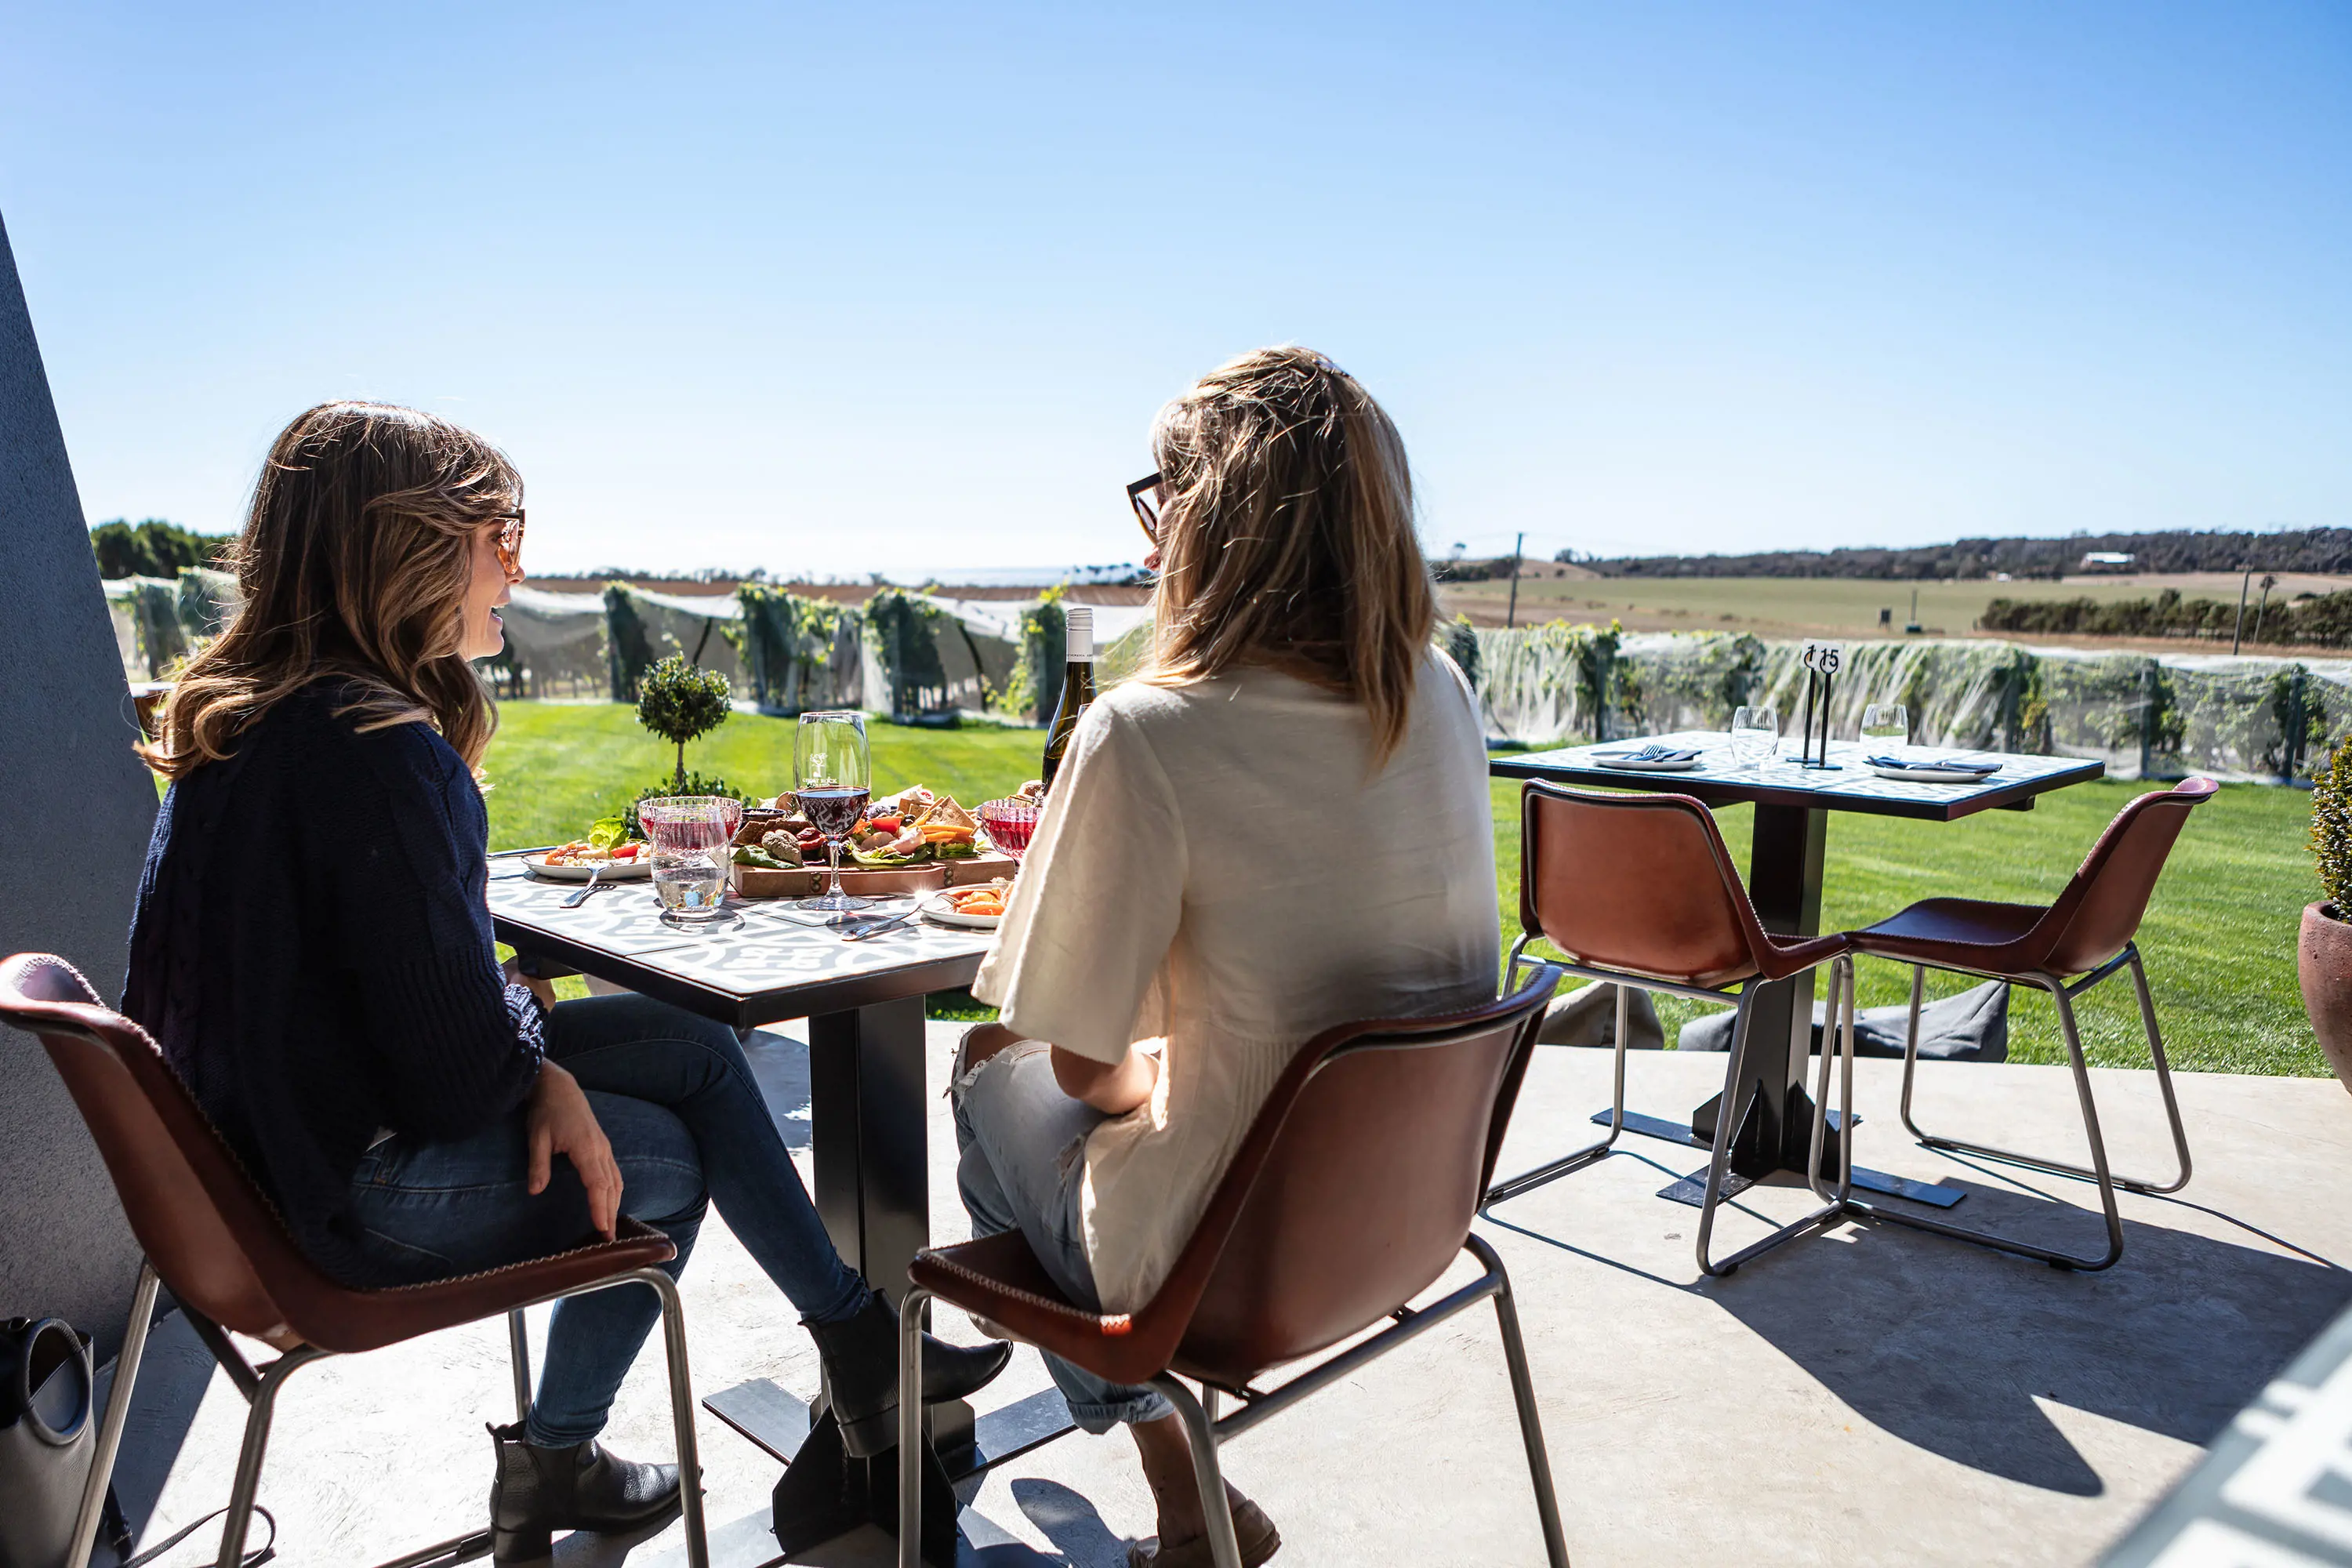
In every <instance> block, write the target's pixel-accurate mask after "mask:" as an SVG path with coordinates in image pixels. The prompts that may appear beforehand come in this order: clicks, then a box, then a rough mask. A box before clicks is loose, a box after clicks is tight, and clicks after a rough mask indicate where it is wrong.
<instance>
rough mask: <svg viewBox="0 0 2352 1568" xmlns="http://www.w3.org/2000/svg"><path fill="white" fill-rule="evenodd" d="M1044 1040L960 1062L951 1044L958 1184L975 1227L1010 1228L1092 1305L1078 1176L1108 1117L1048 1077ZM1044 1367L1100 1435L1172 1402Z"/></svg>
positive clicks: (986, 1231) (1054, 1362) (1074, 1416)
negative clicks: (1090, 1141)
mask: <svg viewBox="0 0 2352 1568" xmlns="http://www.w3.org/2000/svg"><path fill="white" fill-rule="evenodd" d="M1051 1049H1052V1047H1049V1046H1047V1045H1046V1044H1045V1041H1043V1040H1023V1041H1022V1042H1020V1043H1019V1044H1018V1045H1013V1046H1007V1047H1004V1048H1003V1050H1001V1051H999V1052H997V1053H996V1055H994V1056H992V1057H991V1058H988V1060H986V1061H984V1062H982V1063H981V1064H980V1066H979V1067H977V1068H972V1069H971V1070H970V1071H968V1072H967V1071H965V1070H963V1053H962V1051H961V1049H959V1050H958V1052H957V1053H956V1067H957V1073H956V1080H955V1087H954V1089H951V1090H950V1094H951V1095H952V1097H953V1100H954V1103H955V1126H956V1147H957V1149H958V1150H960V1151H961V1159H959V1161H958V1162H957V1164H956V1187H957V1189H958V1190H959V1191H960V1192H961V1193H962V1194H963V1206H964V1212H965V1213H967V1214H969V1215H971V1226H972V1233H973V1234H974V1235H975V1236H997V1235H1001V1234H1002V1233H1003V1232H1005V1231H1008V1230H1018V1231H1019V1232H1021V1234H1022V1235H1023V1236H1024V1237H1026V1238H1027V1239H1028V1242H1029V1249H1030V1250H1031V1251H1032V1252H1034V1253H1035V1254H1036V1255H1037V1261H1038V1262H1039V1263H1041V1264H1043V1265H1044V1266H1045V1273H1046V1275H1047V1276H1048V1277H1049V1278H1050V1279H1052V1280H1053V1281H1054V1283H1055V1284H1056V1285H1058V1286H1060V1287H1061V1289H1062V1291H1063V1293H1064V1294H1066V1295H1067V1296H1068V1297H1069V1299H1070V1300H1073V1301H1076V1302H1077V1303H1078V1304H1079V1305H1081V1306H1083V1307H1087V1308H1088V1309H1090V1310H1097V1311H1099V1310H1101V1307H1102V1300H1101V1298H1100V1297H1098V1296H1097V1295H1096V1294H1095V1276H1094V1268H1093V1267H1092V1266H1091V1265H1090V1264H1088V1263H1087V1249H1086V1243H1085V1239H1084V1233H1083V1231H1082V1230H1081V1228H1080V1219H1079V1214H1078V1193H1079V1189H1080V1187H1081V1186H1082V1185H1083V1184H1085V1181H1086V1159H1085V1151H1086V1139H1087V1133H1088V1132H1091V1131H1094V1129H1095V1128H1096V1127H1097V1125H1099V1124H1100V1123H1101V1122H1102V1121H1105V1120H1106V1118H1105V1117H1104V1115H1103V1113H1102V1112H1101V1111H1099V1110H1096V1109H1095V1108H1094V1107H1093V1106H1091V1105H1088V1104H1087V1103H1085V1102H1084V1101H1083V1100H1072V1099H1071V1098H1070V1097H1069V1096H1068V1095H1066V1094H1064V1093H1063V1092H1062V1086H1061V1085H1059V1084H1057V1083H1055V1081H1054V1064H1053V1059H1052V1058H1051V1056H1050V1055H1049V1054H1048V1053H1049V1052H1050V1050H1051ZM1045 1367H1046V1370H1047V1371H1049V1372H1051V1373H1053V1374H1054V1383H1055V1386H1056V1387H1058V1388H1059V1389H1061V1391H1062V1397H1063V1398H1064V1399H1065V1400H1066V1401H1068V1403H1069V1406H1070V1419H1071V1420H1073V1421H1075V1422H1076V1423H1077V1424H1078V1425H1079V1426H1082V1427H1084V1428H1085V1429H1086V1430H1087V1431H1089V1432H1093V1433H1097V1434H1100V1433H1104V1432H1108V1431H1109V1430H1110V1429H1111V1428H1112V1427H1113V1426H1118V1425H1119V1424H1120V1423H1122V1422H1124V1423H1126V1424H1128V1425H1129V1426H1133V1425H1135V1424H1137V1423H1139V1422H1144V1421H1157V1420H1159V1419H1160V1417H1161V1416H1163V1415H1174V1414H1175V1413H1176V1412H1175V1407H1174V1406H1173V1405H1170V1404H1169V1403H1168V1401H1167V1399H1166V1398H1165V1397H1163V1396H1162V1395H1161V1394H1159V1393H1157V1392H1155V1391H1154V1390H1152V1389H1150V1388H1140V1387H1136V1386H1132V1385H1130V1384H1118V1383H1109V1382H1106V1381H1105V1380H1104V1379H1102V1378H1099V1377H1097V1376H1096V1375H1095V1374H1094V1373H1090V1372H1088V1371H1087V1370H1086V1369H1085V1368H1084V1367H1079V1366H1072V1365H1071V1364H1070V1363H1068V1362H1066V1361H1064V1360H1062V1359H1061V1358H1060V1357H1058V1356H1052V1355H1048V1356H1046V1357H1045Z"/></svg>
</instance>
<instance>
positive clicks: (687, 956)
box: [488, 850, 1069, 1568]
mask: <svg viewBox="0 0 2352 1568" xmlns="http://www.w3.org/2000/svg"><path fill="white" fill-rule="evenodd" d="M533 853H537V852H536V851H526V850H518V851H513V852H510V853H507V854H501V855H494V856H492V857H490V861H489V866H490V871H489V881H488V903H489V910H490V919H491V923H492V925H493V927H494V929H495V931H496V934H497V937H498V940H499V942H504V943H506V944H507V945H509V946H510V947H512V948H513V949H514V950H515V953H516V957H517V959H518V961H519V963H520V966H521V967H522V968H523V970H524V972H525V973H530V974H534V975H538V976H542V977H557V976H561V975H563V974H567V973H581V974H587V975H591V976H593V977H595V978H596V979H599V980H602V981H604V982H605V983H607V984H611V985H614V986H617V987H620V988H622V989H625V990H628V991H634V992H636V993H638V994H643V995H646V996H652V997H655V998H656V999H658V1000H660V1001H663V1002H667V1003H669V1004H671V1005H674V1006H677V1007H680V1008H683V1009H684V1010H686V1011H687V1012H689V1013H693V1014H697V1015H698V1016H702V1017H705V1018H711V1019H715V1020H717V1021H718V1022H719V1023H722V1024H726V1025H728V1026H731V1027H733V1028H735V1029H736V1030H737V1031H739V1032H740V1033H742V1034H744V1035H746V1036H748V1035H749V1034H750V1033H751V1031H752V1030H754V1029H756V1028H758V1027H759V1026H761V1025H766V1024H773V1023H779V1022H782V1021H784V1020H787V1019H798V1018H804V1019H806V1020H807V1030H808V1051H809V1089H810V1104H809V1116H810V1144H811V1152H812V1154H813V1155H814V1164H815V1171H814V1178H815V1179H814V1182H813V1183H812V1188H813V1191H812V1193H811V1196H812V1197H813V1198H814V1200H815V1203H816V1207H817V1213H818V1214H819V1215H821V1216H822V1217H823V1218H824V1226H825V1229H826V1230H827V1232H828V1233H830V1235H831V1236H832V1237H833V1243H834V1246H835V1247H836V1248H837V1249H839V1251H840V1253H841V1256H842V1258H844V1259H845V1261H846V1262H847V1263H848V1264H849V1266H850V1267H851V1268H855V1269H856V1270H857V1271H858V1272H859V1273H860V1274H861V1275H863V1276H864V1277H865V1279H866V1281H867V1282H868V1283H869V1284H871V1285H872V1286H873V1287H874V1288H875V1289H878V1290H880V1291H882V1292H883V1293H884V1294H885V1295H887V1296H888V1297H889V1298H890V1299H891V1300H893V1301H897V1300H899V1299H900V1298H902V1297H903V1296H904V1295H905V1293H906V1290H907V1266H908V1264H909V1263H910V1262H912V1261H913V1259H914V1256H915V1253H916V1252H917V1251H918V1250H919V1248H921V1247H927V1246H929V1245H930V1240H931V1236H930V1173H929V1153H928V1147H929V1145H928V1140H927V1136H926V1122H927V1116H928V1112H929V1094H928V1093H927V1091H926V1089H925V1079H926V1066H927V1063H926V1051H925V1028H924V1024H925V1006H924V1002H925V998H926V997H928V996H929V995H930V994H932V993H934V992H940V991H952V990H955V989H958V988H960V987H962V986H966V985H969V984H971V980H972V978H973V976H974V975H975V974H977V973H978V972H979V969H980V961H981V958H982V955H983V954H984V953H985V952H987V951H988V945H989V942H990V941H991V940H992V933H991V932H989V931H984V930H969V929H956V928H950V927H946V926H942V925H940V924H936V923H933V922H932V921H929V920H926V919H923V918H921V917H920V916H919V915H918V914H917V913H916V900H915V898H914V897H911V896H905V895H902V896H899V897H896V898H891V899H886V900H878V901H877V904H876V906H875V908H874V909H872V910H866V911H861V912H860V917H859V918H861V919H863V918H865V917H866V916H889V915H894V914H905V915H908V916H909V917H911V918H909V919H908V920H907V921H904V922H902V923H900V924H898V925H896V926H893V927H890V928H888V929H883V930H875V931H872V932H871V933H870V934H866V935H864V936H862V937H860V938H859V939H858V940H855V941H853V940H849V932H850V931H856V929H857V928H856V927H851V928H848V931H845V930H844V929H841V928H837V927H835V926H832V925H829V924H827V923H826V921H827V919H828V917H826V916H824V915H822V914H815V913H811V912H808V911H804V910H800V909H798V908H796V907H795V904H794V902H793V900H782V899H776V900H747V899H741V898H739V897H736V896H734V895H733V894H730V895H728V897H727V899H726V900H725V902H724V905H723V906H722V909H721V911H720V913H719V916H718V917H716V918H714V919H712V920H710V921H707V922H702V923H699V924H688V923H683V922H677V921H671V920H667V919H665V918H664V915H663V911H662V909H661V907H660V905H659V903H658V902H657V901H656V898H655V896H654V891H653V888H652V886H651V884H650V883H649V882H648V881H646V880H644V879H636V880H625V881H619V882H615V883H614V884H612V885H610V886H609V887H600V888H599V889H597V890H595V891H594V892H593V893H591V894H589V895H588V896H587V897H586V898H585V899H582V898H580V897H579V895H580V893H581V891H582V889H581V885H580V884H578V883H575V882H572V881H565V880H556V879H551V878H548V877H545V876H542V875H541V874H540V873H539V872H538V871H536V870H535V869H534V868H531V867H530V865H529V864H527V857H528V856H530V855H531V854H533ZM704 1404H705V1405H706V1407H708V1408H709V1409H710V1410H711V1412H712V1413H713V1414H714V1415H718V1416H719V1418H720V1419H722V1420H724V1421H726V1422H728V1423H729V1425H730V1426H733V1427H735V1428H736V1429H737V1430H738V1431H739V1432H741V1433H742V1434H743V1435H744V1436H747V1437H749V1438H751V1440H752V1441H753V1442H755V1443H757V1444H759V1445H760V1446H761V1447H763V1448H766V1449H768V1450H769V1451H770V1452H771V1453H772V1454H773V1455H774V1456H775V1457H776V1458H779V1459H782V1460H784V1461H785V1467H784V1471H783V1475H782V1479H779V1480H778V1481H777V1483H776V1489H775V1495H774V1499H773V1509H772V1511H773V1520H774V1527H775V1531H776V1538H777V1542H778V1544H779V1546H780V1547H781V1549H782V1552H784V1554H785V1555H787V1556H791V1555H796V1554H800V1553H803V1552H807V1551H809V1550H811V1549H814V1548H815V1547H817V1546H820V1545H822V1544H823V1543H824V1542H829V1541H833V1540H835V1539H836V1538H838V1537H840V1536H843V1535H845V1534H847V1533H849V1532H850V1531H854V1530H856V1529H857V1528H858V1527H859V1526H861V1525H865V1524H868V1523H871V1524H876V1525H879V1526H880V1527H881V1528H883V1529H885V1530H890V1529H893V1528H895V1526H896V1524H897V1521H898V1468H897V1461H896V1457H895V1455H888V1454H886V1455H884V1456H882V1457H880V1458H876V1459H873V1460H870V1461H869V1460H864V1459H857V1458H852V1457H851V1456H850V1455H849V1454H848V1453H847V1451H846V1450H845V1448H844V1447H842V1444H841V1439H840V1432H839V1428H838V1426H836V1425H835V1423H834V1420H833V1417H832V1415H831V1414H830V1413H829V1411H828V1410H827V1409H826V1408H825V1400H824V1395H823V1394H819V1396H818V1398H817V1400H816V1401H815V1402H814V1405H802V1403H801V1402H800V1401H799V1400H797V1399H796V1398H793V1397H792V1396H790V1395H789V1394H784V1393H783V1391H782V1390H780V1389H776V1388H774V1387H773V1386H772V1385H771V1384H746V1385H742V1386H741V1387H739V1388H736V1389H730V1390H728V1391H726V1392H725V1393H724V1394H714V1395H712V1396H710V1397H709V1398H706V1399H705V1401H704ZM929 1430H930V1436H931V1449H932V1453H931V1455H930V1456H929V1458H928V1459H927V1462H926V1465H925V1471H926V1478H927V1479H926V1491H927V1494H928V1495H927V1496H926V1499H925V1502H924V1509H923V1517H924V1521H925V1530H926V1540H925V1542H924V1543H923V1546H924V1550H923V1556H924V1558H925V1560H926V1561H928V1562H931V1563H939V1564H941V1565H942V1568H944V1565H945V1564H949V1563H952V1562H953V1561H954V1559H955V1520H956V1513H957V1505H956V1502H955V1499H954V1496H953V1493H952V1491H951V1487H952V1485H953V1483H954V1482H956V1481H957V1480H960V1479H963V1478H965V1477H967V1476H970V1475H971V1474H973V1473H975V1472H977V1471H979V1470H982V1469H985V1468H987V1467H989V1466H990V1465H992V1464H997V1463H1001V1462H1003V1460H1005V1459H1007V1458H1012V1457H1013V1456H1014V1455H1015V1454H1019V1453H1023V1452H1026V1451H1027V1450H1028V1449H1030V1448H1033V1447H1036V1446H1037V1445H1038V1444H1040V1443H1043V1442H1045V1441H1049V1440H1051V1439H1052V1438H1053V1437H1055V1436H1060V1435H1061V1434H1062V1433H1063V1432H1065V1431H1066V1430H1069V1423H1068V1411H1067V1408H1066V1405H1064V1404H1063V1403H1062V1401H1061V1399H1060V1398H1059V1396H1058V1395H1055V1394H1053V1393H1052V1391H1051V1390H1048V1391H1046V1392H1045V1394H1040V1395H1036V1396H1033V1397H1031V1398H1030V1399H1027V1400H1024V1401H1021V1402H1019V1403H1017V1404H1015V1405H1011V1406H1007V1407H1006V1408H1004V1409H1003V1410H999V1411H995V1412H992V1413H991V1414H990V1415H987V1416H984V1417H981V1418H979V1419H977V1420H975V1418H974V1417H973V1415H972V1413H971V1407H970V1406H969V1405H965V1404H964V1403H963V1402H961V1401H950V1402H946V1403H943V1404H940V1405H932V1406H931V1407H930V1410H929Z"/></svg>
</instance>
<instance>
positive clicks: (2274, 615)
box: [1977, 588, 2352, 647]
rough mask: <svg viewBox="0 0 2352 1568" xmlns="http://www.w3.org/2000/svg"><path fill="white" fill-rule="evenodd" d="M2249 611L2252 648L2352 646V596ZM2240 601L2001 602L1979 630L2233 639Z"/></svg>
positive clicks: (2172, 594)
mask: <svg viewBox="0 0 2352 1568" xmlns="http://www.w3.org/2000/svg"><path fill="white" fill-rule="evenodd" d="M2259 614H2260V620H2259V621H2257V619H2256V615H2257V610H2256V607H2255V606H2254V605H2247V606H2246V621H2245V638H2246V640H2247V641H2248V642H2253V641H2256V640H2257V639H2258V638H2259V640H2260V641H2263V642H2265V643H2274V644H2275V643H2301V644H2305V645H2308V646H2311V647H2352V592H2347V593H2341V594H2305V595H2303V596H2301V597H2300V598H2297V599H2294V600H2292V601H2289V602H2287V603H2284V604H2278V603H2273V604H2270V605H2264V606H2263V607H2262V608H2261V610H2260V612H2259ZM2237 624H2238V602H2237V601H2236V600H2235V599H2184V598H2182V597H2181V596H2180V595H2179V593H2178V592H2176V591H2175V590H2173V589H2170V588H2167V589H2166V590H2164V592H2162V593H2160V594H2158V595H2157V596H2156V597H2155V598H2153V599H2122V600H2116V601H2113V602H2110V603H2106V604H2102V603H2100V602H2099V601H2098V600H2095V599H1995V600H1994V601H1993V602H1992V603H1991V604H1990V605H1986V606H1985V613H1984V615H1983V616H1982V618H1980V619H1979V621H1978V622H1977V625H1978V626H1980V627H1982V628H1983V629H1984V630H1986V631H1989V632H2020V633H2025V634H2028V635H2031V634H2035V633H2040V634H2042V635H2045V636H2046V635H2061V636H2078V637H2208V638H2214V639H2219V638H2223V637H2229V636H2230V634H2231V630H2232V629H2233V628H2234V627H2235V626H2237Z"/></svg>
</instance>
